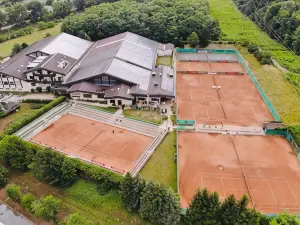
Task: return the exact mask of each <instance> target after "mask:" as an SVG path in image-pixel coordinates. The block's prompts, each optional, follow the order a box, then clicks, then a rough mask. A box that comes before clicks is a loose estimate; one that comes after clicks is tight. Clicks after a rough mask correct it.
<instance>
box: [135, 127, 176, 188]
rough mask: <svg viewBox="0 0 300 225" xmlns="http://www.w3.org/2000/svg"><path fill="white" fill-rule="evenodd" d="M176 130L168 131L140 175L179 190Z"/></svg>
mask: <svg viewBox="0 0 300 225" xmlns="http://www.w3.org/2000/svg"><path fill="white" fill-rule="evenodd" d="M174 145H176V132H171V133H168V134H167V136H166V137H165V139H164V140H163V141H162V143H160V145H159V146H158V147H157V149H156V150H155V152H154V153H153V155H152V156H151V158H150V159H149V160H148V162H147V163H146V165H145V166H144V168H143V169H142V170H141V172H140V175H141V176H142V177H143V178H144V179H146V180H152V181H154V182H156V183H161V184H164V185H166V186H168V187H171V188H172V189H173V190H174V191H177V166H176V162H174V155H175V153H176V148H175V147H174Z"/></svg>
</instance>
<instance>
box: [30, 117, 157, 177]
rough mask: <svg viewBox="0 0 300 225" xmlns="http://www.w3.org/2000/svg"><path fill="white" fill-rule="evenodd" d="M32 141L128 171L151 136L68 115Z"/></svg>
mask: <svg viewBox="0 0 300 225" xmlns="http://www.w3.org/2000/svg"><path fill="white" fill-rule="evenodd" d="M113 130H114V133H113ZM31 140H32V141H33V142H38V143H41V144H43V145H47V146H50V147H52V148H56V149H58V150H60V151H63V152H64V153H66V154H70V155H73V156H77V157H80V158H83V159H85V160H90V161H92V162H93V163H96V164H98V165H101V166H105V167H108V168H110V167H112V168H113V169H114V170H117V171H119V172H124V171H126V172H127V171H129V170H130V169H131V168H132V167H133V166H134V163H133V162H134V161H136V160H137V159H138V158H139V156H140V155H141V154H142V152H144V151H145V149H146V148H147V147H148V146H149V145H150V144H151V142H152V141H153V138H151V137H147V136H144V135H141V134H137V133H134V132H130V131H127V130H124V129H120V128H117V127H113V126H109V125H106V124H103V123H99V122H95V121H92V120H88V119H84V118H81V117H78V116H74V115H70V114H67V115H64V116H63V117H62V118H60V119H59V120H58V121H56V122H55V123H53V124H52V125H50V127H48V128H46V129H45V130H43V131H42V132H40V133H39V134H37V135H36V136H34V137H33V138H32V139H31ZM103 164H104V165H103Z"/></svg>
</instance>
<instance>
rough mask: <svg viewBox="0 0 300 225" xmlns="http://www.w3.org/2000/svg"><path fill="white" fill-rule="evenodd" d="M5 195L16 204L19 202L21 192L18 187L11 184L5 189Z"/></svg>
mask: <svg viewBox="0 0 300 225" xmlns="http://www.w3.org/2000/svg"><path fill="white" fill-rule="evenodd" d="M6 193H7V195H8V197H10V198H11V199H12V200H14V201H16V202H20V201H21V196H22V194H21V190H20V187H19V186H18V185H16V184H11V185H9V186H8V187H7V188H6Z"/></svg>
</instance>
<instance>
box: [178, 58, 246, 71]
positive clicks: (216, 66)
mask: <svg viewBox="0 0 300 225" xmlns="http://www.w3.org/2000/svg"><path fill="white" fill-rule="evenodd" d="M176 70H177V71H178V72H182V71H184V72H187V71H197V72H206V73H210V72H215V73H219V72H224V73H244V74H246V71H245V69H244V67H243V66H242V64H240V63H220V62H180V61H177V62H176Z"/></svg>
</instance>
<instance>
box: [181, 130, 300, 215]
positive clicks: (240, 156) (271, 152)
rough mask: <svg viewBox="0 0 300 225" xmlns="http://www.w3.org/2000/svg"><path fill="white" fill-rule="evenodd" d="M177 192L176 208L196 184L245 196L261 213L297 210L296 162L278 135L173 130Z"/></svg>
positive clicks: (299, 182)
mask: <svg viewBox="0 0 300 225" xmlns="http://www.w3.org/2000/svg"><path fill="white" fill-rule="evenodd" d="M178 157H179V158H178V159H179V192H180V198H181V205H182V207H184V208H186V207H187V206H188V204H189V203H190V201H191V199H192V197H193V194H194V193H195V190H196V189H197V188H200V189H201V188H205V187H206V188H207V189H208V190H209V191H217V192H218V193H219V195H220V198H221V199H222V200H223V199H224V198H225V197H227V196H228V195H230V194H234V195H235V196H236V197H237V198H240V197H241V196H242V195H243V194H247V195H248V196H250V199H251V206H254V207H255V208H256V209H257V210H259V211H261V212H263V213H279V212H281V211H283V210H288V211H289V212H291V213H297V214H299V213H300V164H299V162H298V160H297V157H296V155H295V154H294V152H293V150H292V149H291V147H290V145H289V143H288V142H287V141H286V140H285V139H284V138H282V137H278V136H240V135H238V136H230V135H221V134H206V133H189V132H178Z"/></svg>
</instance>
